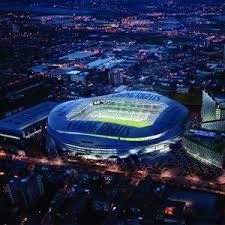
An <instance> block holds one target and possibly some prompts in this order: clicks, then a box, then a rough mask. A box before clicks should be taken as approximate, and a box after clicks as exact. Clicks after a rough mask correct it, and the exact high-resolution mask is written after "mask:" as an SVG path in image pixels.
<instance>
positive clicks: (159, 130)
mask: <svg viewBox="0 0 225 225" xmlns="http://www.w3.org/2000/svg"><path fill="white" fill-rule="evenodd" d="M187 114H188V111H187V109H186V108H185V107H184V106H182V105H181V104H179V103H178V102H176V101H173V100H171V99H169V98H166V97H164V96H162V95H159V94H157V93H151V92H140V91H130V92H122V93H117V94H112V95H106V96H100V97H94V98H88V99H82V100H77V101H69V102H65V103H63V104H61V105H59V106H57V107H56V108H55V109H54V110H53V111H52V112H51V114H50V116H49V119H48V124H49V126H50V127H51V128H52V129H54V130H55V131H57V132H59V133H64V134H86V135H91V136H96V137H98V136H102V137H107V138H111V139H120V140H132V141H143V140H149V139H151V138H152V137H154V138H155V137H156V136H158V135H159V134H160V135H162V134H163V133H165V132H167V131H169V130H171V129H172V128H174V127H176V126H177V125H178V124H180V123H182V124H183V123H184V121H185V120H186V117H187Z"/></svg>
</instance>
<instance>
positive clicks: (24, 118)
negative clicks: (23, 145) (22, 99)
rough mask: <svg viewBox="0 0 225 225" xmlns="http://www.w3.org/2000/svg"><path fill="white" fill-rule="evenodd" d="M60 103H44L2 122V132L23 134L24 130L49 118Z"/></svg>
mask: <svg viewBox="0 0 225 225" xmlns="http://www.w3.org/2000/svg"><path fill="white" fill-rule="evenodd" d="M58 104H59V103H58V102H51V101H48V102H43V103H41V104H38V105H36V106H33V107H31V108H28V109H26V110H24V111H22V112H19V113H16V114H14V115H12V116H9V117H6V118H4V119H2V120H0V131H6V132H7V131H9V132H10V131H13V132H15V133H20V134H21V133H22V130H23V129H25V128H27V127H29V126H31V125H32V124H35V123H37V122H39V121H41V120H43V119H46V118H47V117H48V114H49V113H50V111H51V110H52V109H53V108H54V107H55V106H57V105H58Z"/></svg>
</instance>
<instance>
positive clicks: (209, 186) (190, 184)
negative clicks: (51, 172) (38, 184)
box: [0, 151, 225, 195]
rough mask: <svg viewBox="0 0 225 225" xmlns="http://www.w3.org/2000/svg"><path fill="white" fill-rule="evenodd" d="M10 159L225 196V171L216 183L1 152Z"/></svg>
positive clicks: (165, 170)
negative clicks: (149, 178)
mask: <svg viewBox="0 0 225 225" xmlns="http://www.w3.org/2000/svg"><path fill="white" fill-rule="evenodd" d="M1 158H2V159H3V158H8V159H10V160H15V161H23V162H26V163H32V164H43V165H50V166H66V165H73V166H74V167H75V168H76V169H77V170H79V171H81V172H82V171H83V172H87V171H90V172H98V173H105V172H111V173H120V174H124V175H125V176H129V177H131V183H132V184H133V185H134V186H137V185H138V184H139V182H140V181H141V180H143V179H144V178H145V177H147V176H150V177H151V178H152V179H153V180H155V181H158V182H163V183H168V184H172V185H181V186H184V187H186V188H190V189H195V190H200V191H207V192H211V193H217V194H221V195H225V171H224V172H223V175H222V176H220V177H218V178H217V179H216V180H214V181H208V180H203V179H202V178H200V177H198V176H196V175H194V174H193V175H182V171H180V169H178V168H172V169H171V168H163V170H162V169H161V170H160V169H159V170H158V171H155V170H154V171H151V170H150V169H146V168H143V169H138V170H134V171H132V172H128V171H127V170H125V169H123V168H121V167H120V166H119V165H117V164H115V163H114V164H112V163H107V162H99V161H94V160H91V161H90V160H78V159H74V158H67V159H62V158H55V159H52V160H50V159H47V158H32V157H27V156H12V155H9V154H6V153H5V152H4V151H0V159H1Z"/></svg>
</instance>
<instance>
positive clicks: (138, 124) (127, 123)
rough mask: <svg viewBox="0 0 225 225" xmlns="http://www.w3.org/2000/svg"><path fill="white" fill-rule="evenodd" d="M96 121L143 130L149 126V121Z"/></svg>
mask: <svg viewBox="0 0 225 225" xmlns="http://www.w3.org/2000/svg"><path fill="white" fill-rule="evenodd" d="M96 121H99V122H104V123H114V124H119V125H125V126H131V127H137V128H143V127H147V126H150V125H151V123H150V122H149V121H133V120H123V119H116V118H106V117H97V118H96Z"/></svg>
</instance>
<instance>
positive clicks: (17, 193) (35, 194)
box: [6, 173, 44, 209]
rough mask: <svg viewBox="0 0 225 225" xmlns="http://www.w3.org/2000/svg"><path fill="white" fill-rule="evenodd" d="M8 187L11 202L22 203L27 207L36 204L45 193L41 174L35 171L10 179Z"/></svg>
mask: <svg viewBox="0 0 225 225" xmlns="http://www.w3.org/2000/svg"><path fill="white" fill-rule="evenodd" d="M6 188H7V192H8V196H9V199H10V202H11V203H12V204H20V205H22V206H23V207H25V208H27V209H28V208H30V207H32V206H34V205H35V204H36V203H37V202H38V201H39V200H40V198H41V197H42V196H43V195H44V186H43V183H42V179H41V176H40V175H38V174H35V173H31V174H29V175H27V176H25V177H21V178H12V179H10V180H9V182H8V184H7V186H6Z"/></svg>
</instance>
